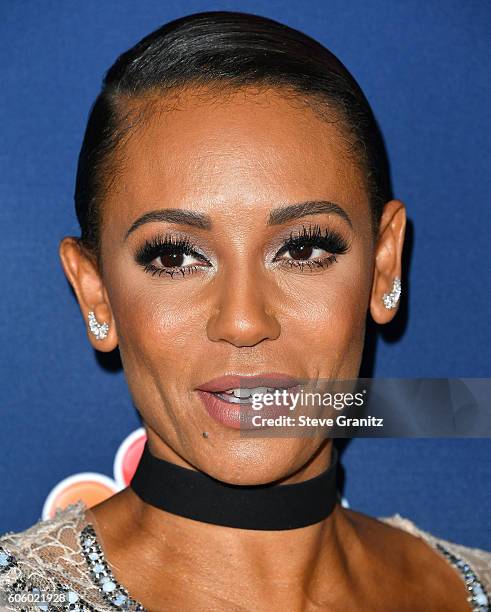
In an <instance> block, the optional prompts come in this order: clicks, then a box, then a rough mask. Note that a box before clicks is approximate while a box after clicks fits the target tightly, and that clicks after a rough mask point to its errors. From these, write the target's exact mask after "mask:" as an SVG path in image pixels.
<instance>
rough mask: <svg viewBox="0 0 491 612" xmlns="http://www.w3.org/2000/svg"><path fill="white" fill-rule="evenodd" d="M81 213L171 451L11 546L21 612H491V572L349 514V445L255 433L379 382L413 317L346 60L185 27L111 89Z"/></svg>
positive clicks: (83, 178) (79, 252)
mask: <svg viewBox="0 0 491 612" xmlns="http://www.w3.org/2000/svg"><path fill="white" fill-rule="evenodd" d="M75 200H76V211H77V216H78V219H79V222H80V226H81V238H80V239H78V238H74V237H66V238H64V239H63V240H62V242H61V244H60V257H61V262H62V265H63V268H64V271H65V273H66V275H67V278H68V279H69V281H70V283H71V285H72V287H73V289H74V291H75V293H76V296H77V298H78V301H79V304H80V308H81V311H82V314H83V317H84V319H85V321H86V323H87V330H88V337H89V340H90V342H91V343H92V346H93V347H94V348H95V349H97V350H100V351H107V352H109V351H112V350H114V349H115V348H116V347H119V350H120V353H121V359H122V363H123V367H124V371H125V376H126V379H127V381H128V385H129V389H130V393H131V396H132V398H133V401H134V403H135V405H136V407H137V408H138V410H139V412H140V414H141V417H142V419H143V422H144V425H145V429H146V432H147V439H148V441H147V445H146V447H145V450H144V454H143V457H142V459H141V461H140V464H139V466H138V469H137V473H136V474H135V477H134V478H133V481H132V483H131V486H130V487H128V488H126V489H124V490H123V491H121V492H120V493H118V494H116V495H114V496H113V497H111V498H109V499H108V500H106V501H104V502H102V503H100V504H98V505H97V506H95V507H93V508H91V509H88V508H86V507H85V506H84V504H83V502H79V503H78V504H75V505H72V506H70V507H69V508H67V509H65V510H64V511H59V512H58V513H57V515H56V517H55V518H54V519H53V520H51V521H40V522H39V523H37V524H36V525H34V526H32V527H31V528H30V529H28V530H26V531H24V532H22V533H17V534H14V533H9V534H5V535H4V536H3V537H2V538H1V539H0V546H1V548H0V586H1V588H0V591H1V592H2V595H3V601H2V605H4V606H5V609H7V610H12V609H14V610H15V609H26V610H27V609H34V610H38V609H43V610H58V609H71V610H114V609H128V610H151V611H166V612H167V611H180V612H181V611H191V610H192V611H196V610H200V611H201V610H210V611H211V610H213V611H227V612H228V611H239V610H240V611H245V610H247V611H249V610H255V611H263V610H268V611H271V610H289V611H291V612H296V611H300V610H333V611H334V610H350V611H351V610H354V611H355V610H363V611H369V610H377V611H379V610H395V609H398V610H411V611H425V612H427V611H431V610H435V611H436V610H438V611H442V610H455V611H457V612H458V611H462V612H463V611H465V610H471V609H473V610H481V611H483V610H488V609H489V601H488V597H487V593H486V589H489V586H490V583H491V554H490V553H487V552H484V551H482V550H478V549H470V548H466V547H463V546H458V545H456V544H451V543H449V542H445V541H442V540H438V539H437V538H435V537H433V536H431V535H430V534H428V533H425V532H423V531H421V530H419V529H418V528H417V527H416V526H415V525H414V524H413V523H411V522H410V521H408V520H405V519H402V518H401V517H400V516H399V515H395V516H393V517H390V518H385V519H380V520H377V519H375V518H371V517H368V516H365V515H363V514H360V513H358V512H354V511H352V510H348V509H346V508H343V507H342V506H341V505H340V504H339V500H338V498H337V493H336V482H335V468H336V458H337V455H336V450H335V447H333V444H332V439H329V438H327V439H326V438H323V437H319V436H312V437H300V436H298V437H289V438H285V437H274V436H269V437H268V436H262V437H260V436H258V437H254V436H243V435H242V432H241V431H239V430H240V429H242V428H249V427H250V421H249V416H250V414H251V411H250V405H251V394H253V393H256V394H259V395H261V393H264V392H265V390H268V391H270V392H271V391H275V390H283V389H290V388H292V387H295V386H296V385H297V383H298V381H299V380H301V379H302V380H311V381H316V380H321V379H323V380H335V379H341V380H344V379H354V378H356V377H357V376H358V372H359V367H360V362H361V356H362V349H363V345H364V335H365V321H366V314H367V311H369V312H370V315H371V316H372V318H373V319H374V320H375V321H376V322H377V323H380V324H384V323H387V322H389V321H390V320H391V319H392V318H393V317H394V316H395V314H396V313H397V306H398V303H399V297H400V292H401V285H400V280H399V279H400V275H401V252H402V248H403V241H404V231H405V223H406V214H405V207H404V205H403V203H402V202H400V201H399V200H396V199H391V196H390V190H389V178H388V172H387V167H386V163H385V159H384V152H383V145H382V140H381V137H380V134H379V132H378V130H377V126H376V123H375V120H374V118H373V115H372V113H371V110H370V107H369V105H368V102H367V101H366V99H365V97H364V95H363V93H362V92H361V90H360V89H359V87H358V85H357V84H356V82H355V81H354V79H353V77H352V76H351V75H350V74H349V72H348V71H347V70H346V68H345V67H344V66H343V65H342V64H341V63H340V62H339V60H337V59H336V58H335V57H334V56H333V55H332V54H331V53H330V52H329V51H327V50H326V49H325V48H324V47H322V46H321V45H320V44H319V43H317V42H315V41H313V40H312V39H310V38H309V37H307V36H305V35H304V34H301V33H300V32H298V31H296V30H293V29H291V28H288V27H286V26H284V25H282V24H279V23H278V22H275V21H273V20H270V19H266V18H264V17H259V16H255V15H248V14H244V13H233V12H208V13H199V14H194V15H190V16H188V17H185V18H182V19H178V20H176V21H173V22H171V23H169V24H166V25H165V26H164V27H162V28H160V29H159V30H157V31H156V32H154V33H152V34H150V35H149V36H147V37H146V38H144V39H143V40H142V41H141V42H139V43H138V44H137V45H135V46H134V47H133V48H132V49H130V50H129V51H127V52H126V53H124V54H123V55H121V56H120V57H119V58H118V60H117V61H116V63H115V64H114V65H113V66H112V67H111V68H110V70H109V71H108V73H107V74H106V77H105V80H104V84H103V88H102V92H101V93H100V95H99V96H98V98H97V100H96V102H95V104H94V106H93V108H92V111H91V114H90V117H89V121H88V126H87V130H86V134H85V138H84V142H83V145H82V150H81V153H80V158H79V166H78V174H77V184H76V193H75ZM257 485H259V486H257ZM28 593H31V600H32V599H33V598H34V599H36V598H37V601H34V602H31V603H30V602H29V601H28V597H27V594H28ZM16 598H17V599H16Z"/></svg>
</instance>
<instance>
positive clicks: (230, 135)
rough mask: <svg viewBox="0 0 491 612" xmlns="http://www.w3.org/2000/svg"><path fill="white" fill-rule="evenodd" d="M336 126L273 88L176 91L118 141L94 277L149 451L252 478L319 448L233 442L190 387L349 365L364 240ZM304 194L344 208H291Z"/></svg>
mask: <svg viewBox="0 0 491 612" xmlns="http://www.w3.org/2000/svg"><path fill="white" fill-rule="evenodd" d="M339 129H340V128H339V127H337V124H336V123H334V122H333V123H326V122H323V121H322V120H321V119H320V118H318V117H317V116H316V115H315V114H314V113H313V112H312V111H310V110H308V109H307V108H305V107H300V105H298V104H297V105H293V104H292V103H291V102H289V101H287V100H286V99H285V98H283V97H282V96H281V94H280V93H278V92H275V91H273V90H269V91H264V90H263V91H254V92H253V91H252V90H241V91H238V92H235V93H233V94H229V95H227V96H226V97H225V96H222V97H220V96H218V97H217V96H216V94H215V97H214V98H212V97H209V98H207V97H206V96H203V95H202V96H200V98H199V99H197V97H196V95H194V94H193V91H192V90H188V91H186V92H183V93H182V94H181V96H180V100H179V104H178V105H176V106H175V107H174V108H171V109H169V108H167V109H166V110H165V111H163V112H155V113H152V114H151V116H150V118H149V119H147V120H146V121H145V123H144V126H140V127H138V128H137V129H136V131H135V132H134V134H132V136H131V137H130V138H129V139H128V140H127V142H126V143H125V144H124V145H123V146H122V149H121V151H120V152H121V153H122V161H121V162H120V164H119V166H118V173H117V176H116V180H115V181H114V184H113V186H112V188H111V191H110V194H109V195H108V196H107V198H106V200H105V201H104V206H103V223H102V261H103V268H104V273H103V277H102V283H103V287H104V289H105V292H104V293H105V296H106V298H105V299H106V303H107V306H108V308H109V309H110V310H109V313H110V317H111V322H112V325H113V326H114V327H115V331H116V332H117V342H118V343H119V348H120V353H121V358H122V362H123V365H124V372H125V376H126V379H127V382H128V385H129V388H130V391H131V395H132V398H133V401H134V403H135V405H136V407H137V408H138V410H139V411H140V413H141V415H142V418H143V420H144V423H145V426H146V428H147V432H148V436H149V440H150V443H151V449H152V450H153V452H154V453H155V454H157V455H160V456H162V457H164V458H167V459H169V460H172V461H174V462H177V463H181V464H190V465H192V466H194V467H196V468H198V469H200V470H203V471H204V472H207V473H209V474H210V475H212V476H214V477H216V478H219V479H223V480H226V481H228V482H235V483H242V484H252V483H262V482H269V481H272V480H276V479H278V478H281V477H285V476H288V475H290V474H292V473H294V472H295V471H297V470H298V469H299V468H301V467H302V466H303V465H305V464H306V463H307V462H308V461H309V459H311V458H312V457H313V456H315V454H316V451H317V450H318V449H319V446H320V444H321V442H322V440H321V439H319V438H305V437H303V438H285V437H280V438H274V437H272V436H271V437H261V438H251V437H244V436H241V434H240V431H239V430H237V429H236V428H234V427H232V426H229V425H227V424H224V423H222V422H219V421H217V420H215V419H214V418H212V417H211V416H210V414H209V413H208V411H207V410H206V409H205V407H204V404H203V401H202V399H201V397H200V395H201V394H200V392H199V391H198V388H199V387H200V386H202V385H203V384H204V383H206V382H207V381H209V380H210V379H214V378H216V377H219V376H223V375H228V374H237V375H243V376H247V375H255V374H263V373H265V372H266V373H271V372H276V373H277V372H280V373H283V374H287V375H290V376H292V377H297V378H302V379H319V378H320V379H344V378H355V377H356V376H357V375H358V371H359V365H360V360H361V355H362V349H363V341H364V332H365V319H366V314H367V309H368V308H369V305H370V296H371V291H372V282H373V269H374V256H375V245H374V243H373V238H372V234H371V225H370V209H369V201H368V194H367V191H366V188H365V186H364V181H363V174H362V172H361V170H360V169H359V168H358V166H357V165H356V163H355V162H354V161H353V160H352V159H350V157H349V155H348V151H349V144H348V143H347V141H346V140H345V139H344V137H343V134H342V133H341V132H340V131H338V130H339ZM312 202H321V203H325V202H332V203H335V204H337V206H338V207H339V208H340V209H341V211H338V212H336V211H332V210H330V209H329V208H328V207H327V206H326V205H325V204H316V205H313V206H310V207H309V206H304V207H303V208H302V207H298V206H297V207H292V205H298V204H302V203H312ZM170 210H172V211H174V212H173V213H172V215H169V211H170ZM154 211H160V212H159V213H158V214H156V215H153V216H147V217H145V215H148V214H149V213H154ZM166 211H167V214H165V213H166ZM184 211H185V213H186V215H185V216H183V215H182V214H179V213H182V212H184ZM282 213H283V214H282ZM137 220H141V221H143V222H141V221H140V222H139V223H137V224H136V225H135V222H136V221H137ZM131 228H132V229H131ZM130 229H131V231H130ZM326 233H327V234H334V235H336V236H337V239H335V240H334V241H333V239H332V238H329V236H328V238H327V240H325V236H326ZM319 235H320V239H319ZM299 236H300V237H303V242H302V240H301V241H300V242H298V241H297V242H296V243H295V244H294V245H290V248H288V240H289V239H290V238H291V237H293V238H296V237H297V238H298V237H299ZM305 236H307V238H305ZM312 236H313V237H314V238H315V237H317V238H316V240H317V242H316V245H317V246H315V245H314V246H312V244H311V243H309V239H311V237H312ZM319 240H320V241H319ZM161 242H164V244H165V243H166V242H167V243H169V242H170V243H171V244H170V245H169V244H167V246H165V247H162V246H161V245H160V243H161ZM183 244H184V247H183V246H182V245H183ZM152 245H153V247H154V248H152ZM159 245H160V246H159ZM285 245H286V248H285ZM343 247H344V248H343ZM330 248H331V251H330V250H329V249H330ZM336 249H337V250H338V251H339V250H340V251H343V250H344V251H345V252H338V254H336V260H334V259H333V257H332V254H333V252H334V253H336ZM159 253H160V254H161V257H160V258H159ZM145 266H147V269H145ZM148 266H150V268H149V267H148ZM389 289H390V287H389ZM96 314H97V312H96ZM106 320H107V318H106ZM114 337H116V334H115V336H114ZM107 350H110V347H108V349H107ZM203 432H207V434H208V435H207V436H206V437H205V436H204V435H203Z"/></svg>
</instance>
